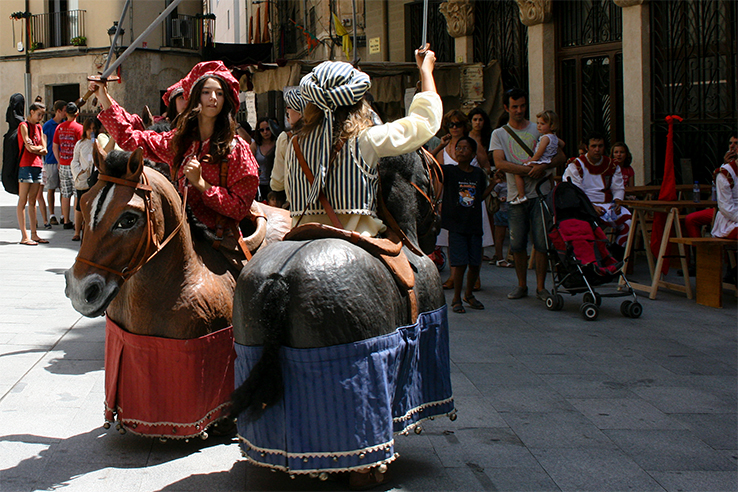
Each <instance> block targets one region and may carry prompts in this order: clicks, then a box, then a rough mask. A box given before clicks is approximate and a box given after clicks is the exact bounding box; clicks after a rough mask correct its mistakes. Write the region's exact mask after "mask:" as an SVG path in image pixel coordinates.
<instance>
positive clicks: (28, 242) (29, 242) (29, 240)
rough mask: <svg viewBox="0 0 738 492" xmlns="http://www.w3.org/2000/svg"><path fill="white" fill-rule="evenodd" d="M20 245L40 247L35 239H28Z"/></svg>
mask: <svg viewBox="0 0 738 492" xmlns="http://www.w3.org/2000/svg"><path fill="white" fill-rule="evenodd" d="M19 244H24V245H26V246H38V243H37V242H36V241H34V240H33V239H26V240H25V241H21V242H20V243H19Z"/></svg>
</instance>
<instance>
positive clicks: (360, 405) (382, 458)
mask: <svg viewBox="0 0 738 492" xmlns="http://www.w3.org/2000/svg"><path fill="white" fill-rule="evenodd" d="M261 352H262V347H260V346H258V347H256V346H245V345H240V344H236V377H235V384H236V387H238V386H240V385H241V383H243V382H244V381H245V380H246V378H247V377H248V374H249V371H250V370H251V368H252V367H253V366H254V365H255V364H256V363H257V362H258V360H259V358H260V357H261ZM280 361H281V365H282V375H283V378H284V384H285V388H284V398H283V399H282V400H281V401H280V402H279V403H278V404H277V405H275V406H273V407H270V408H269V409H267V410H266V411H265V412H264V414H263V415H262V417H261V418H260V419H259V420H257V421H256V422H247V421H245V419H239V420H238V434H239V440H240V442H241V448H242V450H243V452H244V455H245V457H246V458H247V459H248V460H249V461H252V462H254V463H256V464H258V465H262V466H267V467H271V468H276V469H279V470H283V471H286V472H289V473H296V474H299V473H313V472H323V471H326V472H339V471H349V470H358V469H362V468H366V467H369V466H375V465H377V464H381V463H388V462H390V461H392V460H393V459H394V458H395V450H394V437H393V434H394V433H398V432H403V431H407V430H408V429H411V428H413V427H414V426H415V425H416V424H417V423H418V422H419V421H421V420H423V419H426V418H429V417H433V416H436V415H446V414H449V413H451V412H452V411H453V410H454V402H453V397H452V392H451V375H450V363H449V343H448V315H447V310H446V306H443V307H442V308H440V309H437V310H435V311H432V312H428V313H423V314H421V315H419V316H418V321H417V323H415V324H414V325H411V326H405V327H402V328H398V329H397V330H396V331H394V332H393V333H390V334H387V335H383V336H379V337H375V338H370V339H368V340H362V341H360V342H355V343H349V344H344V345H334V346H330V347H321V348H314V349H294V348H288V347H282V348H280Z"/></svg>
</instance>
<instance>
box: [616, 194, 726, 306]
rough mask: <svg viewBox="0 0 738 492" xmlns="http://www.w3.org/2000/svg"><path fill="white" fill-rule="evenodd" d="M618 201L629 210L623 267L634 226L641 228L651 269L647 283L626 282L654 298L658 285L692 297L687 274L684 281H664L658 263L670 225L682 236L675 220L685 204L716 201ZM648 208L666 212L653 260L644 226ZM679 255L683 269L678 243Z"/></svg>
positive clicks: (702, 205) (681, 248) (693, 205)
mask: <svg viewBox="0 0 738 492" xmlns="http://www.w3.org/2000/svg"><path fill="white" fill-rule="evenodd" d="M621 204H622V205H624V206H625V207H627V208H628V209H629V210H631V211H632V213H633V218H632V220H631V227H630V231H629V232H628V242H627V243H626V245H625V254H624V257H625V261H624V265H623V271H624V272H625V271H627V268H628V263H630V262H631V261H632V259H631V256H632V251H633V244H634V243H635V231H636V229H637V228H638V227H640V229H641V235H642V237H643V244H644V247H645V250H646V258H647V259H648V269H649V271H650V273H651V285H645V284H638V283H635V282H630V285H631V286H632V287H633V288H634V289H638V290H643V291H646V292H648V297H649V299H656V293H657V292H658V290H659V287H663V288H666V289H670V290H676V291H679V292H684V293H686V294H687V298H689V299H692V298H693V297H694V296H693V295H692V285H691V284H690V282H689V277H688V276H687V277H686V281H685V282H684V285H681V284H675V283H673V282H666V281H665V280H662V278H661V267H662V266H663V264H664V255H665V254H666V251H667V247H668V246H669V237H670V236H671V231H672V229H673V230H674V236H675V237H677V238H681V237H682V226H681V225H680V223H679V218H680V216H679V213H680V211H683V210H685V209H688V208H709V207H715V206H717V203H716V202H713V201H701V202H699V203H695V202H693V201H691V200H677V201H661V200H623V201H622V202H621ZM652 212H664V213H666V214H667V215H666V222H665V223H664V232H663V234H662V236H661V247H660V248H659V254H658V256H657V257H656V262H655V264H654V258H653V253H652V252H651V235H650V234H649V232H648V229H647V228H646V214H648V213H652ZM678 248H679V256H680V257H681V264H682V271H684V272H687V271H688V268H687V257H686V255H685V251H684V244H678ZM623 284H624V282H623V279H622V278H621V279H620V282H619V285H620V286H622V285H623Z"/></svg>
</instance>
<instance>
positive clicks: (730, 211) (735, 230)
mask: <svg viewBox="0 0 738 492" xmlns="http://www.w3.org/2000/svg"><path fill="white" fill-rule="evenodd" d="M736 150H738V135H736V134H733V135H732V136H731V137H730V150H729V151H728V153H727V154H725V164H723V165H722V166H721V167H720V171H718V173H717V176H716V177H715V187H716V189H717V202H718V208H717V212H716V213H715V223H714V225H713V226H712V235H713V236H714V237H723V238H727V239H738V186H736V180H738V164H736Z"/></svg>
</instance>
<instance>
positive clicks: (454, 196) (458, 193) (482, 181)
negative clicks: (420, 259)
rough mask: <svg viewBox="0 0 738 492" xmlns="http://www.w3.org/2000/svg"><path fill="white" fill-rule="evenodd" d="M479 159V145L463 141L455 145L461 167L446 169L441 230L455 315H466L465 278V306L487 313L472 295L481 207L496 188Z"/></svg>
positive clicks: (478, 260) (479, 251) (479, 252)
mask: <svg viewBox="0 0 738 492" xmlns="http://www.w3.org/2000/svg"><path fill="white" fill-rule="evenodd" d="M476 155H477V142H476V140H474V139H473V138H471V137H461V138H460V139H459V140H458V141H457V143H456V159H457V161H458V163H459V165H458V166H454V165H445V166H443V177H444V178H443V181H444V185H443V208H442V210H441V219H442V222H443V225H442V227H443V228H444V229H447V230H448V244H449V253H450V256H451V257H450V259H449V260H450V263H451V266H452V267H456V268H455V269H454V275H453V279H454V298H453V300H452V301H451V308H452V309H453V311H454V312H455V313H464V312H465V309H464V306H463V305H462V304H461V285H462V282H463V279H464V272H465V271H466V268H467V266H468V267H469V275H467V277H466V290H465V294H464V299H463V300H464V302H466V303H467V304H469V306H470V307H472V308H473V309H484V305H483V304H482V303H481V302H479V301H478V300H477V298H476V297H474V295H473V294H472V291H473V288H474V283H475V282H476V281H477V278H478V277H479V268H480V265H481V264H482V233H483V230H482V207H483V206H484V199H485V198H487V195H489V194H490V193H491V192H492V188H493V187H494V184H491V185H488V184H487V176H485V174H484V172H483V171H482V170H481V169H479V168H478V167H472V166H471V161H472V160H473V159H474V156H476Z"/></svg>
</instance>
